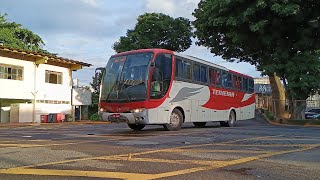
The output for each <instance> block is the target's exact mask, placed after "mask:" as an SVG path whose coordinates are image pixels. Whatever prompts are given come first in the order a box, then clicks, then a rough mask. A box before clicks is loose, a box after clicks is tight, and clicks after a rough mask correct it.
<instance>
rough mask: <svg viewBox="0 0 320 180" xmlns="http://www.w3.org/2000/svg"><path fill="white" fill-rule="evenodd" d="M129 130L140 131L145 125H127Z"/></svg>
mask: <svg viewBox="0 0 320 180" xmlns="http://www.w3.org/2000/svg"><path fill="white" fill-rule="evenodd" d="M128 126H129V128H131V129H133V130H135V131H141V130H142V129H143V128H144V127H145V126H146V125H144V124H128Z"/></svg>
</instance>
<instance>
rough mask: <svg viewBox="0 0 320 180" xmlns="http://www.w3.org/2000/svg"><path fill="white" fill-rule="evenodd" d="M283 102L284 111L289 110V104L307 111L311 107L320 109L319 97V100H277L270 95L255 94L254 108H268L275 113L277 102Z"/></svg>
mask: <svg viewBox="0 0 320 180" xmlns="http://www.w3.org/2000/svg"><path fill="white" fill-rule="evenodd" d="M279 103H284V105H285V111H287V112H289V110H290V109H291V106H296V107H299V108H303V109H305V111H309V110H311V109H320V99H319V100H306V101H305V100H293V101H289V100H277V99H273V98H272V97H271V96H261V95H260V96H257V97H256V108H257V109H264V110H268V111H269V112H271V113H272V114H277V108H275V107H276V106H277V104H279Z"/></svg>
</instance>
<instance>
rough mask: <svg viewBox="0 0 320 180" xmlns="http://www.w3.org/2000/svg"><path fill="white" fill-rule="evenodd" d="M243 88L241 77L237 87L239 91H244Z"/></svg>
mask: <svg viewBox="0 0 320 180" xmlns="http://www.w3.org/2000/svg"><path fill="white" fill-rule="evenodd" d="M241 87H242V78H241V77H238V87H237V88H238V89H239V90H241V89H242V88H241Z"/></svg>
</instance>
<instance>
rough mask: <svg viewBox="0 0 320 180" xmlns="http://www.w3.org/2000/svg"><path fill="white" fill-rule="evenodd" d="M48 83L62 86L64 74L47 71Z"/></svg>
mask: <svg viewBox="0 0 320 180" xmlns="http://www.w3.org/2000/svg"><path fill="white" fill-rule="evenodd" d="M46 83H50V84H62V73H61V72H55V71H46Z"/></svg>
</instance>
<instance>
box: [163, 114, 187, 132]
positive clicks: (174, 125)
mask: <svg viewBox="0 0 320 180" xmlns="http://www.w3.org/2000/svg"><path fill="white" fill-rule="evenodd" d="M182 123H183V115H182V113H181V111H180V110H178V109H174V110H173V111H172V113H171V115H170V123H169V124H164V125H163V127H164V128H165V129H166V130H167V131H177V130H179V129H181V126H182Z"/></svg>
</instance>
